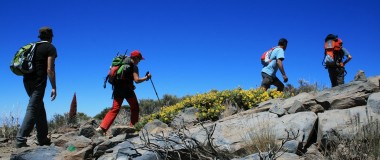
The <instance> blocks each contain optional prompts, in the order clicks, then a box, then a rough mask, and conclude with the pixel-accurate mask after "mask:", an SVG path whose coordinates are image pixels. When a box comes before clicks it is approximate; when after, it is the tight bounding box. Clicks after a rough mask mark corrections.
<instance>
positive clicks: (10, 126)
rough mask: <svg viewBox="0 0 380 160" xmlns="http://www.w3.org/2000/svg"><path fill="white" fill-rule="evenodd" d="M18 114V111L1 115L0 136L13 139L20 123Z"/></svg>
mask: <svg viewBox="0 0 380 160" xmlns="http://www.w3.org/2000/svg"><path fill="white" fill-rule="evenodd" d="M19 117H20V114H19V113H18V112H9V114H7V113H5V114H3V115H2V116H1V130H0V137H2V138H7V139H11V140H14V139H15V137H16V134H17V130H18V127H19V124H20V118H19Z"/></svg>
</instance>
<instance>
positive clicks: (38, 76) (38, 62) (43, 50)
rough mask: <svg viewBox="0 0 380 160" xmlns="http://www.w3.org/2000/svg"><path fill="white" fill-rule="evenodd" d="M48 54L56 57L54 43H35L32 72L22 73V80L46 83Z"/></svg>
mask: <svg viewBox="0 0 380 160" xmlns="http://www.w3.org/2000/svg"><path fill="white" fill-rule="evenodd" d="M49 56H53V57H55V58H56V57H57V49H56V48H55V47H54V45H53V44H51V43H48V42H46V43H40V44H37V47H36V50H35V53H34V57H33V67H34V72H33V73H30V74H26V75H24V80H36V81H37V82H39V83H46V81H47V65H48V57H49Z"/></svg>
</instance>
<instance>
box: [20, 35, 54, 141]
mask: <svg viewBox="0 0 380 160" xmlns="http://www.w3.org/2000/svg"><path fill="white" fill-rule="evenodd" d="M38 38H40V40H41V41H42V42H45V43H39V44H38V45H37V47H36V51H35V55H34V58H33V66H34V67H35V68H34V69H35V70H34V72H32V73H29V74H25V75H24V79H23V82H24V87H25V90H26V93H27V94H28V96H29V98H30V99H29V104H28V107H27V109H26V113H25V117H24V120H23V123H22V125H21V127H20V129H19V130H18V133H17V136H16V147H17V148H21V147H27V146H28V145H27V144H26V141H27V138H26V137H28V136H30V133H31V132H32V130H33V128H34V125H35V126H36V129H37V141H38V143H39V145H41V146H42V145H50V143H51V142H50V139H49V138H48V137H47V136H48V123H47V119H46V111H45V106H44V102H43V98H44V95H45V89H46V84H47V77H49V80H50V84H51V87H52V91H51V95H50V97H51V100H52V101H53V100H54V99H55V98H56V96H57V91H56V83H55V58H57V50H56V48H55V47H54V45H52V44H51V43H52V40H53V30H52V29H51V28H49V27H42V28H40V30H39V36H38Z"/></svg>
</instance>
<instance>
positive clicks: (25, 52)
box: [10, 41, 47, 76]
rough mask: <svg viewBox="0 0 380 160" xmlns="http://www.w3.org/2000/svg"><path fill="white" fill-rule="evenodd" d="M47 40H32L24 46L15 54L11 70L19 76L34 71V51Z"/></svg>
mask: <svg viewBox="0 0 380 160" xmlns="http://www.w3.org/2000/svg"><path fill="white" fill-rule="evenodd" d="M45 42H47V41H40V42H32V43H29V44H26V45H24V46H22V47H21V48H20V49H19V50H18V51H17V52H16V54H15V55H14V56H13V59H12V61H11V65H10V69H11V71H12V72H13V73H14V74H15V75H18V76H22V75H24V74H28V73H32V72H33V71H34V67H33V57H34V52H35V50H36V46H37V45H38V44H40V43H45Z"/></svg>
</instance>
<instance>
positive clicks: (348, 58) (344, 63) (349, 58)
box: [343, 55, 352, 65]
mask: <svg viewBox="0 0 380 160" xmlns="http://www.w3.org/2000/svg"><path fill="white" fill-rule="evenodd" d="M351 59H352V56H351V55H348V56H347V59H346V60H345V61H344V62H343V65H346V64H347V63H348V62H349V61H350V60H351Z"/></svg>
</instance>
